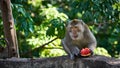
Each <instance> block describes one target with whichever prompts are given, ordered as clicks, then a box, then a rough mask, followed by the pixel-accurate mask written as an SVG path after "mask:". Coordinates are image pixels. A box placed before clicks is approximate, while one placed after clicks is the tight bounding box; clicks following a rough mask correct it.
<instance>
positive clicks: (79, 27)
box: [61, 19, 97, 59]
mask: <svg viewBox="0 0 120 68" xmlns="http://www.w3.org/2000/svg"><path fill="white" fill-rule="evenodd" d="M61 42H62V45H63V48H64V50H65V51H66V53H67V54H68V55H69V56H70V59H74V58H75V56H77V55H79V54H80V50H81V49H82V48H89V49H90V50H91V51H92V52H93V50H94V49H95V48H96V45H97V43H96V38H95V37H94V35H93V34H92V32H91V31H90V29H89V28H88V26H87V25H86V24H85V23H84V22H83V21H82V20H78V19H74V20H72V21H70V22H69V23H68V25H67V27H66V35H65V37H64V39H62V40H61Z"/></svg>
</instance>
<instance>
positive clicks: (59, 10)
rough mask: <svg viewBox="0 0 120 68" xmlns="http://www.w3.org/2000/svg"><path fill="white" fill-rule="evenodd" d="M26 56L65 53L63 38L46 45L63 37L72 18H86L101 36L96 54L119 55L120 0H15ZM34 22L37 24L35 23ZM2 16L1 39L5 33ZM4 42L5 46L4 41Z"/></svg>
mask: <svg viewBox="0 0 120 68" xmlns="http://www.w3.org/2000/svg"><path fill="white" fill-rule="evenodd" d="M11 1H12V9H13V16H14V21H15V25H16V29H17V36H18V42H19V48H20V54H21V56H22V57H51V56H60V55H63V54H65V52H63V50H62V49H61V46H59V45H60V40H55V41H53V42H51V43H49V44H48V45H45V47H43V48H40V49H37V50H35V51H32V52H31V53H30V54H25V55H22V54H24V53H26V52H28V51H31V50H34V49H35V48H37V47H39V46H42V45H43V44H45V43H47V42H48V41H50V40H51V39H53V38H55V37H57V38H63V37H64V34H65V25H66V22H67V21H68V19H74V18H78V19H83V21H85V23H86V24H88V26H89V27H90V29H91V30H92V32H93V33H94V35H95V36H96V38H97V42H98V48H97V49H96V50H95V53H96V54H99V55H106V56H110V55H111V57H119V53H120V39H119V38H120V28H119V27H120V13H119V11H120V1H119V0H11ZM33 22H34V23H33ZM2 25H3V24H2V20H1V18H0V29H1V31H0V34H1V35H0V38H4V36H3V31H2V30H3V27H2ZM0 45H5V41H4V40H0Z"/></svg>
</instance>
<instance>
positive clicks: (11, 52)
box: [0, 0, 19, 58]
mask: <svg viewBox="0 0 120 68" xmlns="http://www.w3.org/2000/svg"><path fill="white" fill-rule="evenodd" d="M0 6H1V12H2V20H3V26H4V35H5V41H6V45H7V49H8V50H7V51H8V52H7V53H8V58H10V57H19V51H18V43H17V37H16V30H15V28H14V20H13V16H12V9H11V2H10V0H0Z"/></svg>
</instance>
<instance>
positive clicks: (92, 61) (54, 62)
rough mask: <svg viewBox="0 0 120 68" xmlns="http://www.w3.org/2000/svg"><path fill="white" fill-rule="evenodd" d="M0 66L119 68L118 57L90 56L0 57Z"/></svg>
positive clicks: (25, 67) (119, 61) (24, 67)
mask: <svg viewBox="0 0 120 68" xmlns="http://www.w3.org/2000/svg"><path fill="white" fill-rule="evenodd" d="M0 68H120V59H114V58H109V57H105V56H92V57H88V58H77V59H75V60H70V59H69V58H68V57H67V56H60V57H52V58H37V59H31V58H11V59H0Z"/></svg>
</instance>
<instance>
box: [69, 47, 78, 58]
mask: <svg viewBox="0 0 120 68" xmlns="http://www.w3.org/2000/svg"><path fill="white" fill-rule="evenodd" d="M79 53H80V50H79V48H78V47H75V46H74V47H72V49H71V54H69V56H70V59H75V57H77V56H78V55H79Z"/></svg>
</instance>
